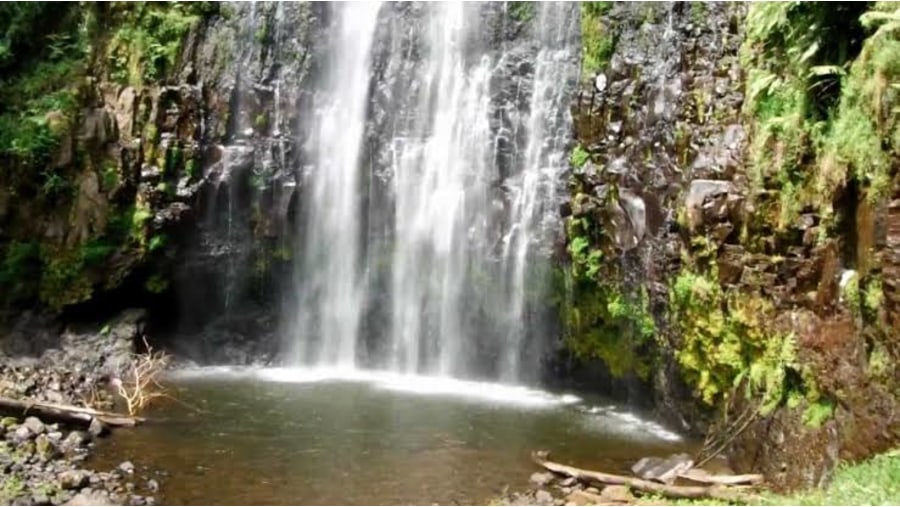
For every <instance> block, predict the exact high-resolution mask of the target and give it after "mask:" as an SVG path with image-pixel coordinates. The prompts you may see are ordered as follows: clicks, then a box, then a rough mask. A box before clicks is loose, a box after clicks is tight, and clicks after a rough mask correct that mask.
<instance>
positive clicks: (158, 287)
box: [144, 275, 169, 294]
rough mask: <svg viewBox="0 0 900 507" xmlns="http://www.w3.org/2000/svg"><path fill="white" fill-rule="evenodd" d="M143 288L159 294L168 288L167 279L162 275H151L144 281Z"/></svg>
mask: <svg viewBox="0 0 900 507" xmlns="http://www.w3.org/2000/svg"><path fill="white" fill-rule="evenodd" d="M144 288H145V289H147V291H148V292H151V293H153V294H161V293H163V292H165V291H166V289H168V288H169V281H168V280H167V279H166V278H164V277H163V276H162V275H153V276H151V277H150V278H148V279H147V281H146V282H145V283H144Z"/></svg>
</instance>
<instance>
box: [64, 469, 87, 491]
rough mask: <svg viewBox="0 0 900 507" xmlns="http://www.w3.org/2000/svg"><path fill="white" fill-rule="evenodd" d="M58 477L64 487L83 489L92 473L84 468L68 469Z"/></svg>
mask: <svg viewBox="0 0 900 507" xmlns="http://www.w3.org/2000/svg"><path fill="white" fill-rule="evenodd" d="M58 478H59V486H60V487H61V488H63V489H81V488H83V487H85V486H87V485H88V483H89V482H90V474H89V473H87V472H86V471H84V470H66V471H65V472H63V473H61V474H59V476H58Z"/></svg>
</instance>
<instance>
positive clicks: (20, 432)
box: [13, 425, 31, 441]
mask: <svg viewBox="0 0 900 507" xmlns="http://www.w3.org/2000/svg"><path fill="white" fill-rule="evenodd" d="M13 438H15V439H16V440H20V441H21V440H28V439H29V438H31V430H29V429H28V427H27V426H24V425H23V426H19V427H18V428H16V429H15V430H13Z"/></svg>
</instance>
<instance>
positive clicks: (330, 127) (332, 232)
mask: <svg viewBox="0 0 900 507" xmlns="http://www.w3.org/2000/svg"><path fill="white" fill-rule="evenodd" d="M380 7H381V5H380V4H379V3H377V2H364V3H361V4H355V3H354V4H342V5H341V6H339V7H337V9H338V11H337V20H336V22H335V28H334V32H335V37H334V39H333V41H332V42H333V47H332V48H331V54H330V56H329V58H328V60H327V65H326V66H325V67H324V75H323V79H322V90H321V96H320V97H319V99H320V100H321V104H317V107H316V115H315V118H314V119H313V122H314V124H315V125H316V126H317V127H316V129H315V131H314V132H315V135H314V136H313V137H312V138H311V139H310V144H311V146H308V147H307V149H308V150H309V151H310V152H311V155H312V160H313V166H312V167H311V168H310V171H309V174H307V175H306V179H305V182H304V183H305V184H307V185H308V189H307V191H306V193H305V194H304V197H305V199H306V200H308V203H307V205H308V207H309V208H308V211H307V212H306V213H305V215H306V217H307V218H308V220H309V222H308V223H307V224H306V234H305V236H304V241H303V244H302V245H301V252H302V260H301V265H300V276H299V283H300V290H301V296H300V304H299V308H298V310H297V328H296V330H297V332H298V333H299V334H301V336H300V337H299V338H300V339H299V340H298V341H297V346H298V348H297V349H296V350H295V351H294V355H295V357H297V358H299V359H300V360H302V361H310V362H313V363H316V364H329V365H331V364H337V365H341V366H353V364H354V363H355V347H356V337H357V333H358V329H359V316H360V312H361V309H362V301H363V299H362V290H363V288H362V286H361V285H360V274H359V269H358V265H359V256H360V237H359V234H360V223H361V220H362V217H361V216H360V210H361V209H362V206H361V203H360V197H359V196H360V188H359V186H360V180H361V175H360V172H361V167H360V148H361V146H362V142H363V133H364V130H365V120H366V110H367V107H366V105H367V100H366V99H367V97H368V88H369V76H370V73H369V64H370V60H371V58H370V47H371V44H372V35H373V33H374V30H375V24H376V22H377V19H378V11H379V9H380Z"/></svg>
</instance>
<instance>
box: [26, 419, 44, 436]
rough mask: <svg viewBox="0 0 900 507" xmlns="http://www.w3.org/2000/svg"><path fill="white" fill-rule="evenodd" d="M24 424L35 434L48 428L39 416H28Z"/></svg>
mask: <svg viewBox="0 0 900 507" xmlns="http://www.w3.org/2000/svg"><path fill="white" fill-rule="evenodd" d="M22 426H25V427H26V428H28V430H29V431H31V433H32V434H33V435H40V434H41V433H43V432H44V431H45V430H46V427H45V426H44V423H43V422H42V421H41V420H40V419H38V418H37V417H26V418H25V422H23V423H22Z"/></svg>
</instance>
